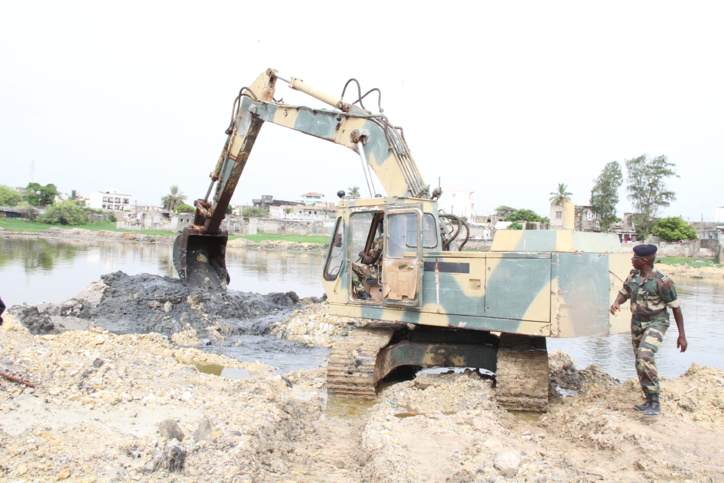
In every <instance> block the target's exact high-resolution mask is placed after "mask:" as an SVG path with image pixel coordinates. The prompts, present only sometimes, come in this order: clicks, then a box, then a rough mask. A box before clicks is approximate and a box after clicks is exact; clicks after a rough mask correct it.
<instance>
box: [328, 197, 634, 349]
mask: <svg viewBox="0 0 724 483" xmlns="http://www.w3.org/2000/svg"><path fill="white" fill-rule="evenodd" d="M406 205H410V206H413V205H414V206H415V209H420V208H419V207H421V209H422V211H424V212H425V213H432V214H433V216H434V215H435V214H436V213H437V208H436V206H435V205H436V203H435V202H434V201H431V200H419V199H402V198H386V199H379V198H378V199H374V200H344V201H342V202H341V203H340V211H339V212H340V216H342V217H343V219H344V223H346V224H347V225H349V217H350V214H352V213H354V212H356V211H366V210H372V211H385V212H386V213H387V212H392V211H393V210H402V209H404V207H405V206H406ZM386 235H388V234H387V232H386ZM498 235H502V236H501V237H500V238H501V239H498ZM440 246H441V244H440V243H439V242H438V245H437V248H435V249H425V250H424V251H423V252H422V260H421V264H420V267H421V272H422V273H421V284H420V288H419V296H420V301H419V305H418V306H416V307H411V306H409V305H408V306H404V307H403V306H400V305H399V304H396V303H395V302H394V301H390V300H385V301H384V302H383V303H372V302H360V301H359V300H357V299H355V298H353V297H352V296H351V294H350V288H349V287H350V281H349V269H348V268H347V267H349V264H350V262H351V261H352V260H353V259H354V256H353V254H350V253H348V254H347V259H346V260H345V262H343V266H342V269H341V271H340V276H339V277H338V278H337V280H334V281H327V280H325V281H324V285H325V291H326V293H327V297H328V300H329V303H330V312H331V313H334V314H338V315H346V316H351V317H363V318H370V319H378V320H388V321H400V322H407V323H413V324H421V325H430V326H439V327H456V328H465V329H470V330H480V331H500V332H510V333H517V334H526V335H534V336H545V337H581V336H603V335H611V334H617V333H623V332H628V331H629V330H630V326H629V317H628V313H627V312H624V313H619V314H617V315H616V316H613V315H611V314H610V313H609V312H608V307H609V306H610V304H611V303H612V302H613V300H614V299H615V297H616V294H617V291H618V288H619V287H620V286H621V283H622V279H623V277H625V274H626V272H627V271H628V269H629V267H630V264H629V257H628V256H627V255H623V254H621V253H620V245H619V243H618V239H617V237H616V236H615V235H602V234H596V233H575V232H570V231H567V230H555V231H502V232H498V234H496V240H495V241H494V243H493V247H494V249H495V251H494V252H492V251H491V252H443V251H440V249H439V247H440ZM520 248H523V250H520ZM382 278H383V284H384V283H385V276H384V273H383V277H382ZM622 308H623V307H622Z"/></svg>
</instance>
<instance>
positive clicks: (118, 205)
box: [88, 190, 133, 211]
mask: <svg viewBox="0 0 724 483" xmlns="http://www.w3.org/2000/svg"><path fill="white" fill-rule="evenodd" d="M88 206H89V207H91V208H93V209H96V210H111V211H131V210H132V209H133V203H132V197H131V195H124V194H121V193H119V192H118V190H108V191H96V192H94V193H91V194H90V195H89V196H88Z"/></svg>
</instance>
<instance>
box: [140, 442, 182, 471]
mask: <svg viewBox="0 0 724 483" xmlns="http://www.w3.org/2000/svg"><path fill="white" fill-rule="evenodd" d="M186 453H187V451H186V449H185V448H183V447H182V446H179V445H177V444H174V443H169V444H168V445H166V447H164V448H163V450H162V451H156V453H155V454H154V456H153V458H151V461H149V462H148V463H147V464H146V471H158V470H167V471H171V472H176V473H179V472H181V471H183V468H184V463H185V462H186Z"/></svg>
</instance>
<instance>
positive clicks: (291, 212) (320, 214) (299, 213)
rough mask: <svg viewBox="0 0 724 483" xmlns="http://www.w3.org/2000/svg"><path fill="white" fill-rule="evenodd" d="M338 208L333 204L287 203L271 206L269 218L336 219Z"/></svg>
mask: <svg viewBox="0 0 724 483" xmlns="http://www.w3.org/2000/svg"><path fill="white" fill-rule="evenodd" d="M336 214H337V208H336V207H334V205H332V206H312V205H310V206H306V205H287V206H270V207H269V218H274V219H277V220H327V219H330V218H332V219H334V218H335V216H336Z"/></svg>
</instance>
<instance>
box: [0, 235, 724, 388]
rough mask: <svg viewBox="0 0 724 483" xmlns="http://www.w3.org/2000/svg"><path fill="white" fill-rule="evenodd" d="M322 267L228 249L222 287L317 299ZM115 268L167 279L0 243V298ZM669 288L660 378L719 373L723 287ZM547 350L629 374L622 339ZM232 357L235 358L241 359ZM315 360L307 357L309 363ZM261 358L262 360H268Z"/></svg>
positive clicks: (314, 257)
mask: <svg viewBox="0 0 724 483" xmlns="http://www.w3.org/2000/svg"><path fill="white" fill-rule="evenodd" d="M323 262H324V257H323V256H322V255H319V254H308V253H286V252H262V251H253V250H244V249H234V248H229V249H228V251H227V266H228V269H229V272H230V274H231V284H230V288H231V289H233V290H239V291H244V292H257V293H270V292H286V291H290V290H291V291H295V292H296V293H297V294H298V295H299V296H300V297H308V296H321V295H322V294H323V290H322V286H321V283H320V274H321V270H322V265H323ZM117 270H121V271H123V272H126V273H127V274H129V275H135V274H138V273H151V274H156V275H164V276H170V277H174V276H176V275H175V270H174V268H173V261H172V254H171V245H170V244H168V245H155V244H141V243H130V242H116V241H114V242H98V241H68V240H56V239H43V238H37V237H33V236H28V237H19V238H0V296H1V297H2V298H3V300H4V301H5V304H6V305H7V306H12V305H17V304H22V303H27V304H30V305H36V304H39V303H42V302H58V301H61V300H65V299H67V298H69V297H72V296H73V295H75V294H77V293H78V292H80V291H81V290H83V289H84V288H86V287H87V286H88V285H89V284H90V283H91V282H94V281H96V280H99V279H100V276H101V275H103V274H106V273H111V272H114V271H117ZM687 284H688V285H687ZM677 289H678V291H679V296H680V298H681V300H682V311H683V313H684V322H685V326H686V335H687V340H688V342H689V349H688V350H687V352H685V353H680V352H679V351H678V350H677V349H676V338H677V336H678V332H677V329H676V324H674V323H673V320H672V326H671V328H670V329H669V331H668V332H667V334H666V338H665V339H664V343H663V346H662V348H661V350H660V352H659V354H658V356H657V364H658V366H659V370H660V371H661V374H662V376H663V377H666V378H671V377H675V376H678V375H681V374H682V373H684V372H685V371H686V370H687V369H688V368H689V366H690V365H691V363H692V362H697V363H699V364H701V365H707V366H712V367H718V368H722V369H724V358H722V357H721V356H720V350H721V349H720V347H721V343H720V342H719V341H720V340H722V337H724V323H723V322H724V286H722V285H721V284H712V283H706V282H705V281H703V280H700V281H697V280H693V281H686V282H684V281H681V282H679V284H677ZM250 342H251V341H250ZM259 342H260V344H259V345H258V346H257V344H253V343H252V344H249V346H248V349H250V350H251V352H254V351H256V352H254V358H259V355H260V354H262V353H263V352H264V350H265V349H264V346H263V344H261V341H259ZM548 349H549V351H553V350H555V349H561V350H563V351H565V352H567V353H568V354H569V355H570V356H571V357H572V358H573V360H575V361H576V365H577V367H579V368H585V367H587V366H588V365H590V364H595V365H598V366H601V367H602V368H603V369H604V370H605V371H606V372H608V373H609V374H611V375H612V376H613V377H616V378H618V379H620V380H625V379H628V378H632V377H635V376H636V373H635V370H634V362H633V355H632V350H631V342H630V336H629V334H620V335H617V336H612V337H600V338H577V339H548ZM245 355H247V356H248V355H250V354H245ZM237 356H240V358H241V356H242V354H237ZM319 356H320V355H319V354H315V358H316V357H319ZM269 357H271V358H272V359H273V358H274V357H277V356H276V355H269ZM269 357H267V358H266V359H267V360H270V359H269ZM305 357H306V356H305V355H299V354H297V355H295V354H290V355H289V356H288V358H285V357H283V358H282V359H283V360H276V361H271V360H270V362H268V363H269V364H273V365H276V364H287V362H289V364H291V366H294V365H295V364H296V362H295V361H294V360H293V359H295V358H300V359H304V358H305ZM245 360H246V359H245ZM285 361H287V362H285ZM291 366H290V367H291Z"/></svg>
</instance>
